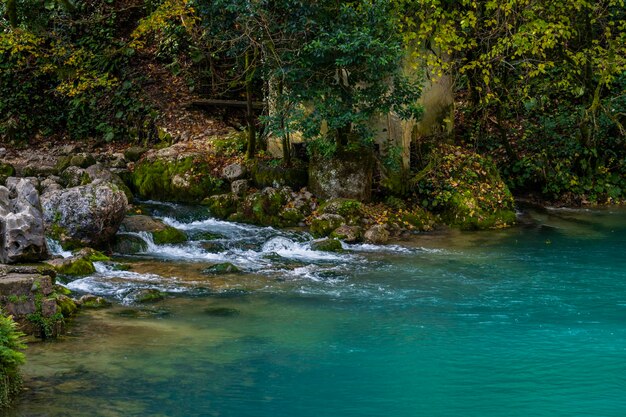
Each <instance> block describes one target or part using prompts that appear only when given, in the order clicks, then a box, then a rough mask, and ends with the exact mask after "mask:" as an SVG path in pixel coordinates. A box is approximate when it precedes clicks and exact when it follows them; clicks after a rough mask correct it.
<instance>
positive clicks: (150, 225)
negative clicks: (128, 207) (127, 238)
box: [119, 215, 188, 245]
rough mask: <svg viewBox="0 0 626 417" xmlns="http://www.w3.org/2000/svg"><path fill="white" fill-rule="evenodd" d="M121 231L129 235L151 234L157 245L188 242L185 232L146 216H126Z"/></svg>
mask: <svg viewBox="0 0 626 417" xmlns="http://www.w3.org/2000/svg"><path fill="white" fill-rule="evenodd" d="M119 230H120V231H121V232H128V233H140V232H146V233H150V234H151V235H152V239H153V240H154V243H156V244H157V245H168V244H177V243H184V242H186V241H187V240H188V239H187V235H186V234H185V233H184V232H182V231H180V230H178V229H176V228H175V227H172V226H168V225H166V224H165V223H163V222H162V221H160V220H157V219H153V218H152V217H150V216H144V215H136V216H126V217H125V218H124V220H123V221H122V224H121V225H120V229H119Z"/></svg>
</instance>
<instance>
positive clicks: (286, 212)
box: [280, 207, 306, 227]
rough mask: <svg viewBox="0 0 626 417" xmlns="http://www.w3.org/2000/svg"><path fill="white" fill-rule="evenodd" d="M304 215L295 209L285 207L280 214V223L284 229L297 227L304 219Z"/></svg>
mask: <svg viewBox="0 0 626 417" xmlns="http://www.w3.org/2000/svg"><path fill="white" fill-rule="evenodd" d="M305 217H306V216H305V215H304V214H303V213H302V212H301V211H300V210H298V209H297V208H295V207H286V208H284V209H283V210H282V211H281V212H280V218H281V223H282V225H283V226H285V227H291V226H298V225H299V224H300V223H302V222H303V221H304V219H305Z"/></svg>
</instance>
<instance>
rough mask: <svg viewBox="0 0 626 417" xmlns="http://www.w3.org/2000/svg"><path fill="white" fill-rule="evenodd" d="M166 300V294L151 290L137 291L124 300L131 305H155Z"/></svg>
mask: <svg viewBox="0 0 626 417" xmlns="http://www.w3.org/2000/svg"><path fill="white" fill-rule="evenodd" d="M164 298H165V294H164V293H163V292H161V291H159V290H156V289H153V288H149V289H142V290H135V291H132V292H131V293H130V294H128V295H127V296H126V297H124V300H125V301H127V302H131V303H140V304H143V303H153V302H155V301H160V300H163V299H164Z"/></svg>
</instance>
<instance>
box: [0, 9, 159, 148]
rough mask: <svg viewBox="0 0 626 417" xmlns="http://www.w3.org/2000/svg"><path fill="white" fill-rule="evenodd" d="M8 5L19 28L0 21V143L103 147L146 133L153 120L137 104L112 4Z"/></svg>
mask: <svg viewBox="0 0 626 417" xmlns="http://www.w3.org/2000/svg"><path fill="white" fill-rule="evenodd" d="M16 3H17V10H18V14H19V16H20V18H19V25H16V26H13V27H11V28H7V26H10V25H8V24H7V22H6V21H3V20H2V18H0V96H2V100H0V137H5V138H7V139H9V140H13V141H25V140H28V139H30V138H32V137H34V136H35V135H38V134H39V135H45V136H49V135H52V134H58V133H65V134H68V135H69V136H71V137H73V138H77V139H82V138H85V137H96V138H99V139H102V140H106V141H111V140H114V139H127V138H129V137H130V138H136V139H137V138H141V139H143V138H145V135H146V134H150V133H151V128H152V120H153V119H154V117H155V116H156V114H155V113H154V112H152V111H151V109H150V108H149V106H147V105H145V104H144V103H143V102H142V100H141V98H140V93H139V88H138V77H136V76H135V74H132V69H131V67H130V59H131V57H132V55H133V54H134V50H133V49H132V48H129V47H128V46H127V45H126V43H125V41H124V40H123V39H122V37H120V33H119V32H118V30H119V28H118V27H117V26H118V25H119V22H120V18H121V16H119V15H118V10H117V9H116V8H115V5H114V4H111V3H112V2H102V3H100V4H98V3H99V2H96V3H87V2H85V3H81V4H80V5H79V6H78V7H74V6H71V4H72V3H71V2H68V1H60V2H58V3H55V2H40V1H35V0H22V1H17V2H16ZM70 10H71V12H70ZM0 15H2V10H1V8H0ZM3 28H4V30H3Z"/></svg>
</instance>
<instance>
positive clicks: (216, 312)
mask: <svg viewBox="0 0 626 417" xmlns="http://www.w3.org/2000/svg"><path fill="white" fill-rule="evenodd" d="M204 313H205V314H207V315H209V316H214V317H236V316H238V315H239V310H237V309H236V308H228V307H208V308H205V309H204Z"/></svg>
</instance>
